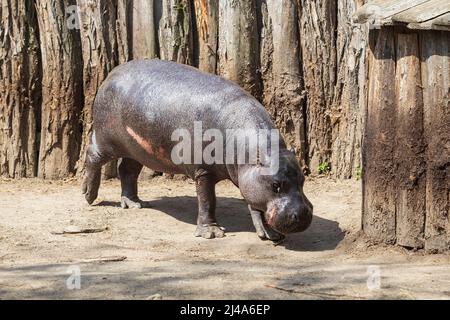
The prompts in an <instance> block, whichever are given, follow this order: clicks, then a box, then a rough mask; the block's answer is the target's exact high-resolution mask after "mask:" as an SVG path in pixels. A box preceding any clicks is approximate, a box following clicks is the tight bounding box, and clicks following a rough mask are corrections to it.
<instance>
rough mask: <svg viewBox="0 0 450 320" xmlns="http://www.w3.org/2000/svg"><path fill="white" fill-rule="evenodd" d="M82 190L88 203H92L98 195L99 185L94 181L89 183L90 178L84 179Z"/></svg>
mask: <svg viewBox="0 0 450 320" xmlns="http://www.w3.org/2000/svg"><path fill="white" fill-rule="evenodd" d="M81 192H82V193H83V194H84V198H85V199H86V201H87V203H88V204H92V203H93V202H94V200H95V199H97V196H98V186H96V185H94V184H93V183H89V180H88V179H85V180H84V181H83V184H82V186H81Z"/></svg>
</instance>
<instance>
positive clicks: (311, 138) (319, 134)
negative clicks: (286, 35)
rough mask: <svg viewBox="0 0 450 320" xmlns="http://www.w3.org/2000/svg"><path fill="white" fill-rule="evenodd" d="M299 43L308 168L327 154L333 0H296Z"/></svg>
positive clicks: (332, 72) (333, 69) (334, 22)
mask: <svg viewBox="0 0 450 320" xmlns="http://www.w3.org/2000/svg"><path fill="white" fill-rule="evenodd" d="M299 5H300V13H301V14H300V43H301V48H302V59H303V61H302V62H303V77H304V82H305V89H306V95H307V101H308V105H307V119H308V120H307V121H308V128H307V130H308V131H307V132H308V149H309V150H308V151H309V152H308V153H309V154H308V158H309V167H310V170H311V171H312V172H314V173H317V172H318V167H319V164H320V163H322V162H329V161H330V158H331V123H330V109H331V106H332V102H333V96H334V93H333V92H334V86H335V84H336V26H337V20H336V17H337V1H336V0H328V1H318V0H316V1H310V0H299Z"/></svg>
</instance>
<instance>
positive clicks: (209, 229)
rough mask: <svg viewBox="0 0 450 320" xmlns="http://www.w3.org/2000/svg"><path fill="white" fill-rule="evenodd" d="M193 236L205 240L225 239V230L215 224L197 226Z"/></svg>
mask: <svg viewBox="0 0 450 320" xmlns="http://www.w3.org/2000/svg"><path fill="white" fill-rule="evenodd" d="M195 236H196V237H202V238H205V239H213V238H223V237H225V228H222V227H220V226H219V225H218V224H217V223H214V224H199V225H197V230H195Z"/></svg>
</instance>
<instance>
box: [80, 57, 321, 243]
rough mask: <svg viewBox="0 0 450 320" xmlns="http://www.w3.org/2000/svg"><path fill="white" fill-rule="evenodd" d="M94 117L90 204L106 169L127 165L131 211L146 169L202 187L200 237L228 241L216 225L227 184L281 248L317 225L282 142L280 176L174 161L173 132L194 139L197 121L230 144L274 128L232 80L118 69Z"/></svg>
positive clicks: (86, 184) (125, 186) (156, 63)
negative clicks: (233, 134)
mask: <svg viewBox="0 0 450 320" xmlns="http://www.w3.org/2000/svg"><path fill="white" fill-rule="evenodd" d="M93 117H94V124H93V126H94V132H93V135H92V139H91V144H90V146H89V147H88V149H87V156H86V174H85V179H84V181H83V186H82V189H83V193H84V194H85V197H86V200H87V202H88V203H89V204H91V203H92V202H93V201H94V200H95V199H96V198H97V194H98V189H99V186H100V176H101V174H100V172H101V166H102V165H104V164H105V163H106V162H108V161H110V160H112V159H117V158H122V160H121V161H120V163H119V167H118V171H119V177H120V180H121V186H122V197H121V205H122V207H123V208H129V207H132V208H140V207H141V201H140V200H139V198H138V190H137V178H138V175H139V173H140V171H141V169H142V166H143V165H144V166H147V167H149V168H151V169H153V170H156V171H161V172H166V173H170V174H186V175H188V176H189V177H191V178H192V179H194V180H195V182H196V190H197V195H198V204H199V213H198V220H197V229H196V232H195V235H196V236H199V237H204V238H216V237H223V236H224V234H225V233H224V229H223V228H221V227H220V226H219V225H218V224H217V221H216V218H215V206H216V196H215V184H216V183H217V182H218V181H220V180H224V179H229V180H231V181H232V182H233V183H234V184H235V185H236V186H238V187H239V189H240V191H241V193H242V196H243V197H244V199H245V200H246V201H247V203H248V205H249V209H250V213H251V217H252V221H253V223H254V225H255V228H256V232H257V234H258V236H259V237H260V238H261V239H270V240H273V241H280V240H282V239H283V238H284V234H287V233H292V232H299V231H303V230H305V229H306V228H307V227H308V226H309V225H310V223H311V219H312V205H311V203H310V202H309V201H308V199H307V198H306V196H305V195H304V193H303V182H304V176H303V174H302V171H301V169H300V168H299V166H298V163H297V161H296V158H295V155H294V154H293V153H291V152H290V151H287V150H286V146H285V143H284V141H282V140H281V141H280V147H279V149H280V160H279V162H280V164H279V166H280V169H279V171H278V173H277V174H276V175H274V176H264V175H261V174H260V170H261V167H260V166H258V165H249V164H239V165H238V164H236V163H234V164H214V165H206V164H197V165H194V164H181V165H175V164H174V163H173V162H172V161H171V159H170V154H171V150H172V148H173V147H174V146H175V145H176V144H177V143H178V142H177V141H171V135H172V132H173V131H174V130H176V129H179V128H185V129H188V130H189V132H191V136H192V137H193V128H194V121H202V124H203V130H207V129H209V128H214V129H219V130H221V132H223V136H224V137H225V136H226V134H225V130H226V129H238V128H240V129H242V128H245V129H273V128H274V126H273V124H272V122H271V120H270V119H269V116H268V114H267V112H266V110H265V109H264V107H263V106H262V105H261V104H260V103H259V102H258V101H257V100H256V99H255V98H253V97H252V96H250V95H249V94H247V93H246V92H245V91H244V90H243V89H241V88H240V87H239V86H237V85H236V84H234V83H232V82H230V81H227V80H225V79H223V78H221V77H218V76H214V75H210V74H206V73H202V72H200V71H198V70H197V69H195V68H192V67H189V66H185V65H181V64H177V63H173V62H167V61H161V60H135V61H131V62H128V63H126V64H123V65H121V66H119V67H117V68H115V69H114V70H113V71H112V72H111V73H110V75H109V76H108V78H107V79H106V80H105V82H104V83H103V84H102V86H101V87H100V89H99V91H98V93H97V96H96V99H95V102H94V110H93ZM207 144H208V143H204V146H205V145H207ZM248 152H256V151H255V150H249V151H248ZM265 160H266V161H268V162H270V161H271V160H270V159H265ZM274 183H278V185H277V186H279V187H278V188H275V187H274Z"/></svg>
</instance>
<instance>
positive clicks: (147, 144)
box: [127, 127, 154, 155]
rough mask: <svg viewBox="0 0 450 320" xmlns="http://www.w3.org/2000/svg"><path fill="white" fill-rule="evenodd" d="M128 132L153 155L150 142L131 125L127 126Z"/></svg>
mask: <svg viewBox="0 0 450 320" xmlns="http://www.w3.org/2000/svg"><path fill="white" fill-rule="evenodd" d="M127 132H128V134H129V135H130V136H132V137H133V139H134V140H135V141H136V142H137V143H138V144H139V145H140V146H141V147H142V148H143V149H144V150H145V151H147V153H148V154H150V155H153V154H154V151H153V148H152V146H151V145H150V143H149V142H148V141H147V140H145V139H144V138H142V137H141V136H140V135H138V134H137V133H136V132H134V130H133V129H131V128H130V127H127Z"/></svg>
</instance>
